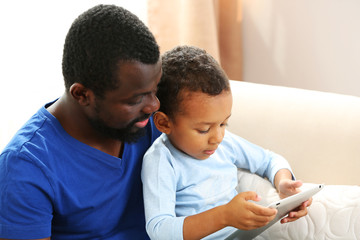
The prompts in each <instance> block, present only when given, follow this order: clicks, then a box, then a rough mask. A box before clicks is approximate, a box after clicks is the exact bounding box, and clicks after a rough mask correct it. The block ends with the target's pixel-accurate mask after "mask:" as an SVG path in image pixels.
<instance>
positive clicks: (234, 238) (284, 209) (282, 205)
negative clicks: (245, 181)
mask: <svg viewBox="0 0 360 240" xmlns="http://www.w3.org/2000/svg"><path fill="white" fill-rule="evenodd" d="M323 188H324V184H318V185H314V186H312V187H310V188H308V189H306V190H304V191H301V192H299V193H297V194H295V195H292V196H290V197H287V198H284V199H281V200H278V201H276V202H273V203H271V204H270V205H269V206H268V207H270V208H276V209H277V210H278V212H277V214H276V217H275V218H274V219H273V220H272V221H271V222H269V223H268V224H267V225H266V226H263V227H261V228H257V229H253V230H248V231H247V230H241V229H238V230H236V231H235V232H234V233H232V234H231V235H230V236H229V237H227V238H226V240H240V239H253V238H255V237H256V236H257V235H259V234H260V233H262V232H263V231H265V230H266V229H268V228H269V227H271V226H272V225H273V224H274V223H276V222H277V221H279V220H281V219H283V218H284V217H286V216H287V214H288V213H289V212H291V211H292V210H294V209H295V208H297V207H299V206H300V205H301V204H302V203H303V202H305V201H306V200H308V199H309V198H311V197H312V196H313V195H314V194H316V193H317V192H319V191H320V190H321V189H323Z"/></svg>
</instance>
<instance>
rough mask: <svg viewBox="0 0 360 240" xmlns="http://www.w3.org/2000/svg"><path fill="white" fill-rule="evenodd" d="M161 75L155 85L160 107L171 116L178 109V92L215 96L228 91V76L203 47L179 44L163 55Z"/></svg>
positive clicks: (179, 98)
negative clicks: (157, 83)
mask: <svg viewBox="0 0 360 240" xmlns="http://www.w3.org/2000/svg"><path fill="white" fill-rule="evenodd" d="M162 68H163V74H162V77H161V81H160V83H159V85H158V91H157V97H158V99H159V101H160V109H159V111H162V112H164V113H166V114H167V115H168V116H169V117H170V118H173V117H174V113H175V112H177V111H178V110H179V105H180V103H181V101H182V99H181V94H180V93H181V91H183V90H186V91H190V92H199V91H200V92H203V93H206V94H208V95H212V96H215V95H218V94H220V93H221V92H222V91H224V90H226V91H230V83H229V79H228V77H227V76H226V74H225V72H224V70H223V69H222V68H221V66H220V65H219V64H218V62H217V61H216V60H215V59H214V58H213V57H212V56H211V55H210V54H208V53H207V52H206V51H205V50H202V49H200V48H197V47H193V46H179V47H176V48H174V49H172V50H170V51H168V52H165V53H164V54H163V56H162Z"/></svg>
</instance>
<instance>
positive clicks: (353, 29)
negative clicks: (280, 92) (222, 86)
mask: <svg viewBox="0 0 360 240" xmlns="http://www.w3.org/2000/svg"><path fill="white" fill-rule="evenodd" d="M242 7H243V26H242V27H243V52H244V55H243V57H244V58H243V61H244V68H243V71H244V75H243V78H244V81H248V82H257V83H266V84H272V85H283V86H290V87H299V88H305V89H313V90H321V91H328V92H335V93H343V94H350V95H356V96H360V14H359V13H360V1H359V0H316V1H314V0H273V1H264V0H243V6H242Z"/></svg>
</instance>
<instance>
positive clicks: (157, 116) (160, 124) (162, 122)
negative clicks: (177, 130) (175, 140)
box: [154, 112, 171, 134]
mask: <svg viewBox="0 0 360 240" xmlns="http://www.w3.org/2000/svg"><path fill="white" fill-rule="evenodd" d="M154 123H155V126H156V128H157V129H158V130H159V131H160V132H163V133H165V134H169V133H170V132H171V123H170V119H169V117H168V116H167V115H166V114H165V113H163V112H156V113H154Z"/></svg>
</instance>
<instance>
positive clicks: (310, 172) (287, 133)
mask: <svg viewBox="0 0 360 240" xmlns="http://www.w3.org/2000/svg"><path fill="white" fill-rule="evenodd" d="M231 88H232V93H233V99H234V102H233V110H232V116H231V118H230V121H229V127H228V129H229V130H230V131H231V132H234V133H236V134H238V135H240V136H242V137H244V138H245V139H247V140H249V141H251V142H253V143H255V144H257V145H260V146H262V147H264V148H266V149H270V150H272V151H274V152H276V153H279V154H281V155H282V156H284V157H285V158H286V159H287V160H288V161H289V162H290V164H291V166H292V168H293V171H294V173H295V176H296V177H297V179H300V180H303V181H304V182H313V183H325V184H351V185H357V184H359V183H360V98H359V97H354V96H347V95H340V94H334V93H325V92H318V91H310V90H303V89H297V88H288V87H280V86H270V85H264V84H255V83H248V82H239V81H231Z"/></svg>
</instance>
